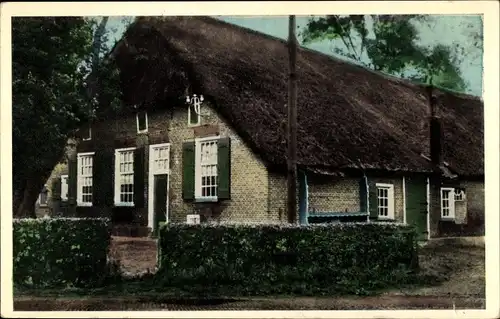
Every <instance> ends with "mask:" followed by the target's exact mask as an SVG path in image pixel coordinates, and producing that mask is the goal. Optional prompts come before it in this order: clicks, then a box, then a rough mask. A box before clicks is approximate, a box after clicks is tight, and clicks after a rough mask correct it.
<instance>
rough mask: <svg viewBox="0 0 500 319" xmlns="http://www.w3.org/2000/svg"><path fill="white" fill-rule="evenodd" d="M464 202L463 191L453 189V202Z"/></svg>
mask: <svg viewBox="0 0 500 319" xmlns="http://www.w3.org/2000/svg"><path fill="white" fill-rule="evenodd" d="M464 200H465V190H463V189H459V188H455V201H456V202H461V201H464Z"/></svg>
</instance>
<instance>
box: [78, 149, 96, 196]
mask: <svg viewBox="0 0 500 319" xmlns="http://www.w3.org/2000/svg"><path fill="white" fill-rule="evenodd" d="M94 154H95V152H86V153H78V154H77V155H76V156H77V174H76V176H77V179H76V180H77V182H76V185H77V188H76V203H77V206H92V201H93V200H94V196H93V194H92V201H90V203H89V202H83V192H82V187H83V178H88V177H90V181H91V183H92V185H91V186H92V193H93V192H94V185H93V178H94V175H93V174H94ZM87 156H90V157H91V158H92V166H91V168H92V173H91V174H90V175H85V176H82V175H81V173H80V172H81V165H82V162H81V158H82V157H87Z"/></svg>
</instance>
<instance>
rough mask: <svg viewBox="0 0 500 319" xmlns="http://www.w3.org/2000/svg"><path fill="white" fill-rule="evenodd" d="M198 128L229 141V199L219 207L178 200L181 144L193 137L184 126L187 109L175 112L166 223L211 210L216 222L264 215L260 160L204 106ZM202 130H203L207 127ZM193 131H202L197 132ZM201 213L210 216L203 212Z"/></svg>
mask: <svg viewBox="0 0 500 319" xmlns="http://www.w3.org/2000/svg"><path fill="white" fill-rule="evenodd" d="M202 113H204V115H203V116H202V118H201V125H203V126H207V127H208V126H210V127H211V128H210V130H213V129H215V130H218V131H219V132H220V135H221V136H222V137H230V139H231V199H230V200H226V201H223V202H222V203H221V205H220V206H219V205H215V207H213V206H214V205H199V204H196V205H194V204H192V203H190V202H186V201H184V200H183V198H182V143H183V142H185V141H187V140H190V139H193V138H195V132H194V129H193V128H192V127H188V126H187V109H180V110H176V111H175V112H174V113H173V115H172V120H171V124H170V132H169V137H170V142H171V158H172V162H171V170H172V175H171V180H170V191H171V193H170V214H169V215H170V220H171V221H176V222H184V221H185V220H186V215H187V214H192V213H194V212H201V211H203V210H206V209H208V208H212V209H213V214H212V215H213V217H212V218H213V219H215V220H219V221H229V220H231V221H235V222H259V221H263V220H266V219H268V218H269V216H268V172H267V169H266V166H265V165H264V163H263V161H262V160H261V159H259V158H258V157H257V156H256V155H254V154H253V152H252V151H251V150H250V149H249V148H248V147H247V146H246V144H245V143H244V142H243V141H242V140H241V138H240V137H239V136H238V135H237V134H236V133H235V132H234V130H233V129H232V128H231V127H230V126H229V125H228V124H227V123H225V121H224V120H223V119H221V118H220V117H219V116H218V115H217V114H216V113H215V112H213V111H212V110H211V109H209V108H208V107H207V106H206V104H204V105H203V107H202ZM207 127H205V128H206V131H207V130H209V128H207ZM197 131H202V129H198V130H197ZM205 214H210V213H208V212H205Z"/></svg>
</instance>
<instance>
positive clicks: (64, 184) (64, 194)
mask: <svg viewBox="0 0 500 319" xmlns="http://www.w3.org/2000/svg"><path fill="white" fill-rule="evenodd" d="M61 200H63V201H67V200H68V175H61Z"/></svg>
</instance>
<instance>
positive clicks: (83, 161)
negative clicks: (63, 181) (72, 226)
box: [61, 152, 94, 206]
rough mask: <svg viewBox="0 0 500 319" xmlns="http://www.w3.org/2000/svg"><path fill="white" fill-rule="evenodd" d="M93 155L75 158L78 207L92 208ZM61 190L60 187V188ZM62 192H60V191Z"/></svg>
mask: <svg viewBox="0 0 500 319" xmlns="http://www.w3.org/2000/svg"><path fill="white" fill-rule="evenodd" d="M93 165H94V153H93V152H92V153H80V154H78V157H77V166H78V173H77V186H78V187H77V191H76V198H77V199H76V202H77V204H78V206H92V192H93V190H92V184H93V183H92V179H93V176H92V171H93ZM61 189H62V187H61ZM61 192H62V191H61Z"/></svg>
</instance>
